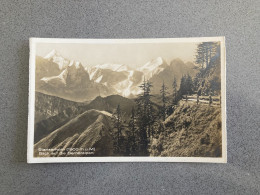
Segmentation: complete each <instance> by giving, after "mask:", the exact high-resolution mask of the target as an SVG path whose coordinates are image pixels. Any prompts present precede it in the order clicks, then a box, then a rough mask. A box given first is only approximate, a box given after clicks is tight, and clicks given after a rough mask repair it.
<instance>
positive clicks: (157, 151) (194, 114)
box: [151, 102, 222, 157]
mask: <svg viewBox="0 0 260 195" xmlns="http://www.w3.org/2000/svg"><path fill="white" fill-rule="evenodd" d="M164 127H165V130H164V132H162V133H161V134H160V135H159V137H158V138H157V139H156V138H155V139H153V141H152V144H151V156H179V157H180V156H183V157H185V156H190V157H191V156H200V157H220V156H221V148H222V145H221V108H220V107H217V106H214V107H209V105H202V104H201V105H196V104H195V103H190V102H189V103H186V102H180V105H179V106H178V107H177V109H176V110H175V112H174V113H173V114H172V115H171V116H169V117H168V118H167V119H166V120H165V122H164Z"/></svg>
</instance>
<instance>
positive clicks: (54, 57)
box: [44, 49, 69, 70]
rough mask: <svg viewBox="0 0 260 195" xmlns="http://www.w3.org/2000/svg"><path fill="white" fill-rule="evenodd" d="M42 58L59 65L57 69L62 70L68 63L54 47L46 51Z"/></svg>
mask: <svg viewBox="0 0 260 195" xmlns="http://www.w3.org/2000/svg"><path fill="white" fill-rule="evenodd" d="M44 59H47V60H49V61H52V62H54V63H56V64H58V65H59V69H60V70H62V69H64V68H66V67H67V66H68V65H69V60H67V59H65V58H63V57H62V56H61V55H60V54H59V53H58V52H57V51H56V50H55V49H53V50H52V51H51V52H50V53H48V54H47V55H46V56H45V57H44Z"/></svg>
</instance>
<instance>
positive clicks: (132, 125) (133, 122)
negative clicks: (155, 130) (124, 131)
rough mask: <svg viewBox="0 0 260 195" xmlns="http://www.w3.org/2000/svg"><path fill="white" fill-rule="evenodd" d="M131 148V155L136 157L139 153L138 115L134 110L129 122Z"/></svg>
mask: <svg viewBox="0 0 260 195" xmlns="http://www.w3.org/2000/svg"><path fill="white" fill-rule="evenodd" d="M129 132H130V135H129V146H130V147H129V148H130V155H136V152H137V136H136V115H135V109H134V107H133V108H132V113H131V118H130V121H129Z"/></svg>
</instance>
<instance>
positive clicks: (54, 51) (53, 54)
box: [44, 49, 57, 60]
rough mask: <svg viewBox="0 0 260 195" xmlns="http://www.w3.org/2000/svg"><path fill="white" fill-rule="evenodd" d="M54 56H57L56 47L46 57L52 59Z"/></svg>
mask: <svg viewBox="0 0 260 195" xmlns="http://www.w3.org/2000/svg"><path fill="white" fill-rule="evenodd" d="M53 56H57V51H56V50H55V49H53V50H51V52H50V53H48V54H47V55H46V56H45V57H44V59H47V60H50V59H51V58H52V57H53Z"/></svg>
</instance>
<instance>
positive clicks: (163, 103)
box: [160, 81, 168, 121]
mask: <svg viewBox="0 0 260 195" xmlns="http://www.w3.org/2000/svg"><path fill="white" fill-rule="evenodd" d="M167 89H168V88H167V87H166V86H165V84H164V81H163V84H162V88H161V90H160V93H161V98H162V109H161V116H162V119H163V121H165V118H166V103H167V97H166V95H167Z"/></svg>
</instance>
